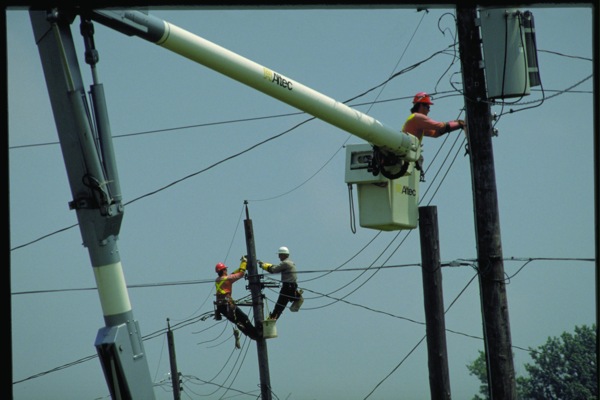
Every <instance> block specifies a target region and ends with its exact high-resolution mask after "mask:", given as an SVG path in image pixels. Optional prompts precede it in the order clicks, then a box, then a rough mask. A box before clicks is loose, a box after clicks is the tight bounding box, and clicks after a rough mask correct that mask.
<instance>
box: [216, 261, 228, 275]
mask: <svg viewBox="0 0 600 400" xmlns="http://www.w3.org/2000/svg"><path fill="white" fill-rule="evenodd" d="M226 268H227V266H226V265H225V264H223V263H221V262H220V263H218V264H217V266H216V267H215V272H216V273H217V274H218V273H219V272H221V271H223V270H224V269H226Z"/></svg>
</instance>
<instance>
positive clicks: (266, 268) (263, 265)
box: [258, 261, 273, 271]
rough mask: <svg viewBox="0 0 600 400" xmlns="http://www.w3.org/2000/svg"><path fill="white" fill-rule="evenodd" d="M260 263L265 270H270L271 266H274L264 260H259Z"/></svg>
mask: <svg viewBox="0 0 600 400" xmlns="http://www.w3.org/2000/svg"><path fill="white" fill-rule="evenodd" d="M258 265H259V266H260V267H261V268H262V269H264V270H265V271H268V270H269V267H272V266H273V264H269V263H266V262H262V261H259V263H258Z"/></svg>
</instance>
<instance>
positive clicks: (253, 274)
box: [244, 201, 271, 400]
mask: <svg viewBox="0 0 600 400" xmlns="http://www.w3.org/2000/svg"><path fill="white" fill-rule="evenodd" d="M244 205H245V207H246V219H245V220H244V230H245V232H246V251H247V252H248V254H247V256H246V257H247V259H248V264H247V268H248V282H249V287H250V293H251V294H252V309H253V312H254V325H255V326H256V329H257V330H258V332H259V333H260V335H259V336H260V337H259V338H258V339H257V340H256V348H257V352H258V368H259V374H260V393H261V397H260V398H261V399H262V400H271V378H270V375H269V353H268V351H267V341H266V340H265V338H264V336H263V331H262V330H263V329H262V323H263V306H264V303H263V295H262V283H261V281H260V276H259V275H258V269H257V266H256V264H257V263H256V248H255V245H254V230H253V228H252V220H251V219H250V215H249V213H248V202H247V201H244Z"/></svg>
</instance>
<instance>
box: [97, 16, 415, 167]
mask: <svg viewBox="0 0 600 400" xmlns="http://www.w3.org/2000/svg"><path fill="white" fill-rule="evenodd" d="M92 18H93V19H94V20H97V21H98V22H100V23H103V24H105V25H107V26H110V27H112V28H114V29H116V30H119V31H121V32H124V33H126V34H128V35H136V36H139V37H142V38H144V39H146V40H148V41H151V42H153V43H155V44H157V45H159V46H161V47H164V48H165V49H168V50H171V51H173V52H175V53H177V54H179V55H181V56H183V57H186V58H188V59H190V60H192V61H195V62H197V63H199V64H202V65H204V66H206V67H208V68H211V69H213V70H215V71H217V72H219V73H221V74H223V75H226V76H228V77H230V78H232V79H235V80H237V81H239V82H241V83H243V84H245V85H248V86H250V87H252V88H254V89H256V90H258V91H260V92H263V93H265V94H268V95H269V96H272V97H274V98H276V99H278V100H280V101H282V102H284V103H287V104H289V105H291V106H293V107H296V108H298V109H300V110H302V111H305V112H307V113H308V114H311V115H313V116H315V117H316V118H319V119H321V120H323V121H325V122H327V123H330V124H332V125H334V126H337V127H338V128H341V129H343V130H345V131H347V132H349V133H351V134H353V135H355V136H358V137H360V138H362V139H364V140H366V141H367V142H369V143H371V144H372V145H375V146H378V147H380V148H382V149H384V150H387V151H389V152H391V153H393V154H395V155H397V156H399V157H400V158H402V159H403V160H404V161H413V162H414V161H417V159H418V156H419V151H418V150H419V141H418V139H417V138H416V137H415V136H413V135H409V134H407V133H404V132H400V131H399V130H395V129H392V128H390V127H388V126H386V125H384V124H383V123H381V122H379V121H378V120H376V119H374V118H373V117H370V116H368V115H366V114H363V113H361V112H360V111H357V110H355V109H353V108H351V107H348V106H346V105H345V104H343V103H340V102H339V101H336V100H334V99H332V98H330V97H328V96H325V95H323V94H321V93H319V92H317V91H315V90H313V89H311V88H309V87H306V86H304V85H302V84H301V83H299V82H297V81H294V80H292V79H290V78H288V77H286V76H284V75H282V74H280V73H278V72H275V71H273V70H271V69H269V68H267V67H264V66H262V65H260V64H257V63H255V62H253V61H251V60H248V59H247V58H244V57H242V56H240V55H238V54H236V53H234V52H232V51H229V50H227V49H225V48H223V47H221V46H218V45H216V44H215V43H212V42H210V41H208V40H206V39H203V38H201V37H198V36H196V35H194V34H193V33H190V32H188V31H186V30H184V29H182V28H179V27H177V26H175V25H173V24H171V23H169V22H166V21H163V20H161V19H159V18H156V17H153V16H151V15H147V14H144V13H142V12H139V11H132V10H125V11H107V10H96V11H94V13H93V16H92Z"/></svg>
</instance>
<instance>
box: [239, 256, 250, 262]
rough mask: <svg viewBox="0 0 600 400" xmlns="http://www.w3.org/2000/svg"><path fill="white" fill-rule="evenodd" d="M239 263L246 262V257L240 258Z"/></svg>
mask: <svg viewBox="0 0 600 400" xmlns="http://www.w3.org/2000/svg"><path fill="white" fill-rule="evenodd" d="M240 261H242V262H248V257H247V256H242V258H240Z"/></svg>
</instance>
